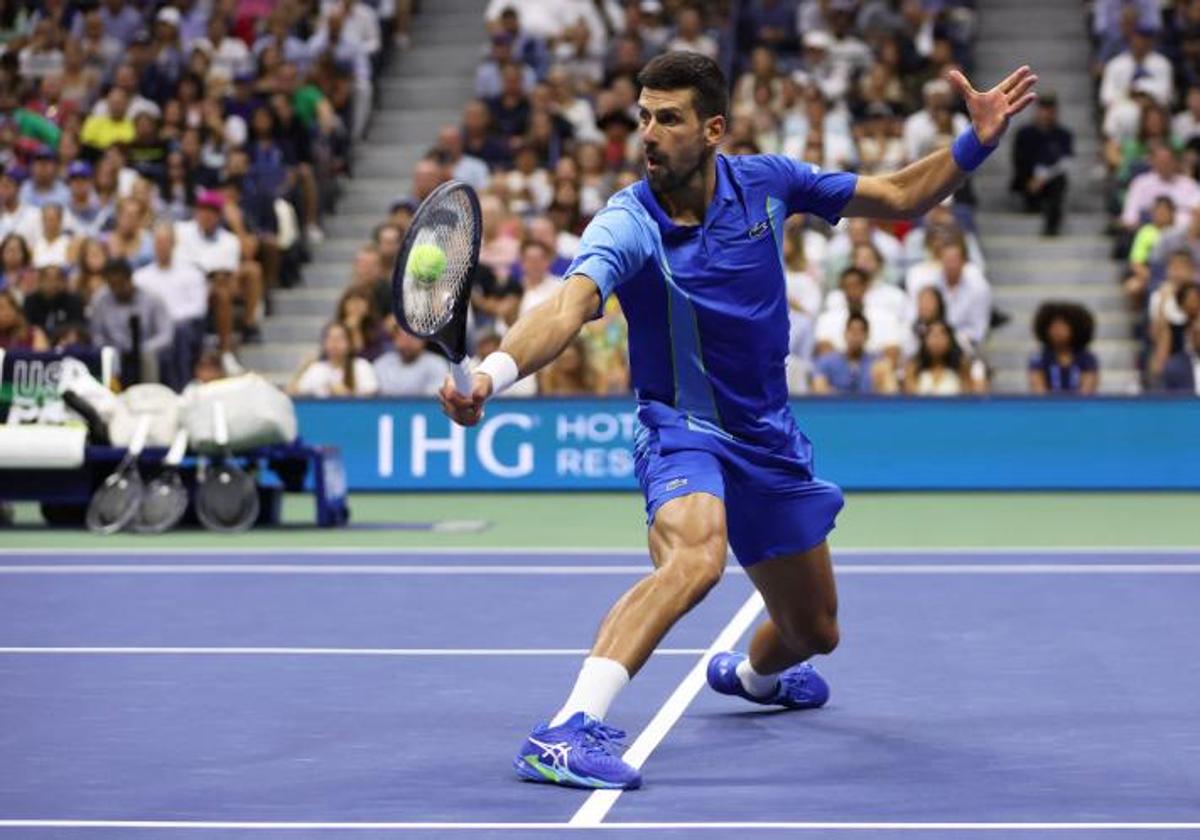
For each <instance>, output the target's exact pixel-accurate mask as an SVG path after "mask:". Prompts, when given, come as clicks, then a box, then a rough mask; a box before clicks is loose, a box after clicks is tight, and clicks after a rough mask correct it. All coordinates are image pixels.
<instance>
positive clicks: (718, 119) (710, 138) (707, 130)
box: [704, 114, 728, 146]
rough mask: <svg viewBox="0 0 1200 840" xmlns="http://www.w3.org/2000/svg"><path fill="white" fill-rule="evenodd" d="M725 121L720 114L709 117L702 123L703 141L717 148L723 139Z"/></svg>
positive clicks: (726, 126) (725, 126)
mask: <svg viewBox="0 0 1200 840" xmlns="http://www.w3.org/2000/svg"><path fill="white" fill-rule="evenodd" d="M726 128H728V125H727V121H726V119H725V117H724V115H722V114H717V115H715V116H712V117H709V118H708V119H706V120H705V121H704V140H705V142H706V143H707V144H708V145H710V146H719V145H721V142H722V141H723V140H724V139H725V130H726Z"/></svg>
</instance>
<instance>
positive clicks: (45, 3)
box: [0, 0, 411, 388]
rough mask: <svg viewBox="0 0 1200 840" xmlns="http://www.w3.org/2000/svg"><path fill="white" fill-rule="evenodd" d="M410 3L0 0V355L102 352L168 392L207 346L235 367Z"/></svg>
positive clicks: (398, 37) (314, 233) (285, 275)
mask: <svg viewBox="0 0 1200 840" xmlns="http://www.w3.org/2000/svg"><path fill="white" fill-rule="evenodd" d="M410 5H411V4H410V3H409V2H408V0H372V2H367V0H167V2H161V1H160V0H143V2H134V0H85V2H77V1H76V0H38V2H11V3H4V4H0V50H2V52H0V253H2V254H3V255H4V256H3V257H2V258H0V348H16V349H33V350H41V349H46V348H51V347H53V348H74V347H86V346H88V345H95V346H100V345H106V346H114V347H116V348H117V349H118V350H120V351H121V354H122V360H123V364H122V371H121V376H122V379H123V380H124V381H125V382H126V384H128V383H129V382H131V381H137V380H141V379H149V380H154V379H159V380H161V381H162V382H164V383H166V384H168V385H170V386H172V387H175V388H182V387H183V386H184V385H185V384H186V383H187V382H188V381H189V380H190V379H191V378H192V377H193V375H194V372H195V368H196V365H197V362H198V360H199V359H200V357H201V353H202V352H203V351H205V349H206V348H207V350H208V351H209V353H210V355H208V356H207V357H206V360H205V365H206V366H208V367H211V366H212V364H213V361H214V358H215V359H216V360H217V362H218V363H219V364H220V365H221V366H222V368H223V369H224V370H225V371H226V372H236V371H237V370H239V369H240V365H239V363H238V360H237V357H236V350H237V348H238V347H239V345H240V344H242V343H244V342H254V341H257V340H259V335H260V328H259V322H260V319H261V318H262V317H263V314H264V312H265V311H266V310H267V309H269V307H270V302H271V293H272V291H273V290H274V289H275V288H277V287H279V286H290V285H293V284H295V283H297V282H299V281H300V277H301V266H302V264H303V262H304V261H305V260H306V259H307V255H308V248H309V247H310V246H311V245H312V244H314V243H315V242H318V241H320V240H321V239H322V236H323V234H322V231H321V228H320V220H321V214H322V212H323V211H326V210H328V209H330V208H331V207H332V206H333V204H334V202H335V200H336V197H337V191H338V190H337V187H338V179H339V178H340V177H341V176H344V175H346V174H348V173H349V171H350V166H351V157H350V152H351V149H352V144H353V143H354V141H355V140H356V139H357V138H358V137H360V136H361V135H362V133H363V131H364V130H365V127H366V123H367V119H368V117H369V115H370V109H371V96H372V80H373V78H374V76H375V74H376V72H377V69H378V68H379V66H380V65H381V62H382V61H383V60H384V59H385V57H386V55H387V53H388V51H389V48H390V47H391V45H392V44H394V43H396V42H400V43H401V44H402V43H403V41H404V40H405V39H406V38H407V35H406V28H405V27H406V26H407V17H408V13H409V12H410V10H411V9H410ZM212 353H216V354H217V355H216V356H215V357H214V356H212V355H211V354H212Z"/></svg>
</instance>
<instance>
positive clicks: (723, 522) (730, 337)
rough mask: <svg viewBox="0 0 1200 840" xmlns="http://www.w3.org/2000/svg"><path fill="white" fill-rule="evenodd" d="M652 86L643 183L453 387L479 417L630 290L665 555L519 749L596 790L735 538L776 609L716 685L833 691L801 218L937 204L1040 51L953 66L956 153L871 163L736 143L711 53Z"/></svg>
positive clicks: (618, 775) (682, 63)
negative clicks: (793, 269) (795, 366)
mask: <svg viewBox="0 0 1200 840" xmlns="http://www.w3.org/2000/svg"><path fill="white" fill-rule="evenodd" d="M638 81H639V83H640V84H641V86H642V93H641V96H640V98H639V103H638V104H639V108H640V114H641V117H640V121H641V126H640V133H641V139H642V144H643V150H644V154H645V170H646V177H645V179H644V180H641V181H638V182H637V183H636V184H633V185H632V186H630V187H628V188H626V189H624V190H622V191H620V192H618V193H617V194H616V195H614V196H613V197H612V198H611V199H610V200H609V202H608V204H607V205H606V206H605V207H604V209H603V210H601V211H600V212H599V213H598V214H597V215H596V216H595V218H593V219H592V221H591V223H590V224H589V225H588V227H587V229H586V230H585V231H584V235H583V240H582V243H581V244H580V247H579V251H578V254H577V255H576V257H575V259H574V261H573V262H572V264H571V266H570V268H569V269H568V270H567V271H566V274H565V276H566V280H564V281H563V283H562V284H561V288H560V289H559V291H558V292H557V293H556V295H555V296H554V297H553V298H552V299H550V300H549V301H547V302H545V303H543V304H542V305H541V306H539V307H537V308H536V309H533V310H531V311H530V312H528V313H527V314H526V315H525V316H524V317H522V318H520V319H519V320H518V321H517V323H516V324H515V325H514V326H513V327H512V329H511V330H509V332H508V334H507V335H505V337H504V341H503V344H502V345H501V348H500V350H498V351H496V352H495V353H492V354H491V355H489V356H488V357H487V358H486V359H485V360H484V361H483V363H482V364H481V365H480V366H479V368H478V369H477V370H476V371H475V374H474V378H473V384H472V393H471V394H460V393H458V392H457V391H456V390H455V389H454V386H453V385H452V384H451V383H450V381H449V380H447V382H446V384H445V385H444V386H443V388H442V391H441V394H440V397H441V401H442V408H443V410H444V411H445V412H446V413H447V414H448V415H449V416H450V417H451V418H452V419H454V420H455V421H456V422H458V423H461V424H463V425H472V424H474V423H477V422H478V421H479V419H480V417H481V416H482V414H483V407H484V402H485V401H486V400H487V399H488V398H489V397H491V396H494V395H496V394H498V393H501V392H502V391H504V389H505V388H507V387H509V386H510V385H511V384H512V383H513V382H514V381H516V380H517V379H518V378H519V377H522V376H528V375H529V374H531V373H533V372H534V371H536V370H538V369H540V368H541V367H543V366H544V365H546V364H547V363H549V362H550V361H551V360H552V359H554V358H555V357H556V356H557V355H558V354H559V353H560V352H561V351H562V350H563V348H564V347H566V346H567V345H568V344H569V343H570V341H571V340H572V338H573V337H574V336H575V335H576V333H578V332H579V330H580V328H581V327H582V326H583V324H584V323H585V322H586V321H588V320H589V319H591V318H594V317H596V316H597V315H599V314H600V313H601V312H602V311H603V303H604V301H605V299H607V297H608V296H609V295H610V294H614V293H615V294H616V295H617V297H618V299H619V300H620V302H621V309H622V311H623V312H624V313H625V317H626V318H627V319H628V321H629V360H630V369H631V373H632V378H633V385H634V391H635V394H636V397H637V417H638V420H639V429H638V433H637V437H636V442H635V452H634V456H635V466H636V472H637V477H638V481H639V482H640V484H641V487H642V491H643V493H644V494H645V497H646V514H647V520H648V522H649V543H650V554H651V557H652V559H653V562H654V567H655V568H654V572H653V573H651V574H650V575H648V576H647V577H645V578H643V579H642V580H641V581H639V582H638V583H637V584H636V585H635V586H634V587H633V588H632V589H630V590H629V591H628V592H626V593H625V595H624V596H623V597H622V598H621V599H620V600H619V601H618V602H617V603H616V605H614V606H613V608H612V609H611V610H610V611H609V613H608V615H607V616H606V617H605V619H604V622H603V623H602V624H601V627H600V631H599V633H598V635H597V638H596V642H595V645H594V646H593V648H592V651H591V655H590V656H588V657H587V658H586V659H585V660H584V663H583V667H582V668H581V670H580V673H579V677H578V679H577V680H576V683H575V686H574V688H573V689H572V691H571V694H570V696H569V697H568V698H567V700H566V702H565V703H564V704H563V707H562V708H561V709H560V710H559V712H558V714H556V715H555V716H554V717H553V718H552V719H551V720H550V721H549V723H548V724H544V725H541V726H539V727H537V728H536V729H534V731H533V732H532V733H531V734H530V736H529V738H528V739H527V740H526V741H525V743H524V744H523V745H522V747H521V749H520V752H519V753H518V755H517V758H516V760H515V762H514V764H515V766H516V769H517V771H518V773H519V774H520V775H521V776H523V777H525V778H528V779H532V780H534V781H545V782H553V783H556V784H563V785H571V786H575V787H587V788H635V787H638V786H639V785H640V784H641V775H640V774H639V772H638V770H637V769H636V768H635V767H633V766H631V765H630V764H628V763H626V762H625V761H623V760H622V759H621V758H620V757H619V756H618V755H617V754H616V752H615V749H614V748H615V745H616V742H617V741H618V740H619V739H620V738H621V737H623V733H621V732H619V731H618V730H615V729H613V728H611V727H609V726H606V725H605V724H604V723H603V722H602V721H603V719H604V716H605V715H606V714H607V712H608V708H609V706H610V705H611V703H612V701H613V699H614V698H615V697H616V695H617V693H618V692H619V691H620V690H621V689H622V688H623V687H624V686H625V685H626V684H627V683H628V682H629V679H630V677H631V676H632V675H633V674H636V673H637V671H638V669H640V668H641V667H642V665H643V664H645V662H646V660H647V658H648V657H649V656H650V654H651V653H652V652H653V651H654V648H655V647H656V646H657V645H658V643H659V641H660V640H661V639H662V638H663V636H664V635H666V633H667V631H668V630H670V628H671V626H672V625H674V624H675V622H676V621H678V620H679V618H681V617H682V616H683V615H684V614H685V613H686V612H687V611H688V610H689V609H691V608H692V607H693V606H694V605H695V604H696V603H698V602H699V601H700V600H701V599H702V598H703V597H704V596H705V594H706V593H707V592H708V591H709V590H710V589H711V588H712V587H713V586H714V585H715V584H716V583H717V581H718V580H720V578H721V572H722V570H723V569H724V566H725V560H726V554H727V548H731V549H732V550H733V553H734V554H735V555H736V557H737V559H738V562H739V563H741V564H742V566H744V567H745V570H746V574H747V575H748V576H749V578H750V580H751V581H752V582H753V583H754V585H755V587H756V588H757V589H758V591H759V592H760V593H761V594H762V596H763V600H764V602H765V604H766V609H767V613H768V615H769V618H768V619H767V620H765V621H764V622H763V623H762V624H761V625H760V626H759V627H758V629H757V630H756V632H755V633H754V636H753V639H752V640H751V642H750V649H749V652H748V655H746V654H741V653H721V654H717V655H716V656H714V657H713V659H712V660H711V661H710V662H709V664H708V682H709V685H711V686H712V688H714V689H715V690H716V691H719V692H721V693H723V694H732V695H737V696H739V697H743V698H745V699H747V700H750V701H752V702H755V703H761V704H766V705H777V706H783V707H786V708H814V707H817V706H821V705H823V704H824V703H825V701H826V700H827V699H828V697H829V688H828V686H827V685H826V683H825V681H824V680H823V679H822V678H821V676H820V675H819V674H818V673H817V672H816V671H815V670H814V669H813V668H812V666H811V665H809V664H807V661H806V660H808V659H809V658H810V657H812V656H814V655H816V654H822V653H829V652H830V651H832V650H833V649H834V648H835V647H836V646H837V643H838V624H837V591H836V588H835V586H834V578H833V567H832V564H831V562H830V557H829V547H828V545H827V544H826V541H825V537H826V535H827V534H828V533H829V531H830V530H831V529H832V528H833V525H834V519H835V518H836V516H837V514H838V511H839V510H840V509H841V507H842V494H841V491H840V490H839V489H838V488H837V487H836V486H835V485H833V484H830V483H828V482H825V481H821V480H820V479H818V478H816V477H815V476H814V475H813V467H812V463H813V461H812V447H811V445H810V444H809V441H808V439H807V438H806V437H805V436H804V435H803V433H802V432H801V431H800V429H799V428H797V426H796V422H795V420H794V418H793V417H792V413H791V411H790V410H789V408H788V402H787V396H788V391H787V382H786V377H785V374H784V360H785V358H786V356H787V352H788V305H787V296H786V293H785V288H786V285H785V281H784V273H783V263H782V244H783V225H784V220H785V219H786V218H787V217H788V216H789V215H790V214H792V213H815V214H817V215H818V216H821V217H822V218H824V219H827V220H828V221H830V222H836V221H837V220H838V218H839V217H841V216H867V217H873V218H900V217H904V218H907V217H915V216H920V215H922V214H923V213H925V212H926V211H927V210H929V209H930V208H931V207H933V206H934V205H936V204H937V203H938V202H940V201H941V200H942V199H944V198H945V197H946V196H948V195H950V194H951V193H953V192H954V191H955V190H956V189H958V188H959V187H960V186H961V185H962V183H963V182H964V180H965V179H966V178H967V176H968V174H969V173H970V172H971V171H972V170H974V169H975V168H976V167H977V166H979V165H980V164H981V163H982V162H983V160H984V159H985V158H986V157H987V155H988V154H989V153H990V152H991V151H992V150H993V149H994V148H995V146H996V144H997V143H998V142H999V140H1000V137H1001V135H1002V134H1003V133H1004V130H1005V128H1007V126H1008V122H1009V119H1010V118H1011V117H1012V116H1013V115H1015V114H1017V113H1019V112H1020V111H1021V110H1023V109H1024V108H1025V107H1026V106H1027V105H1029V103H1030V102H1032V101H1033V99H1034V96H1035V94H1034V93H1033V86H1034V83H1035V82H1036V81H1037V77H1036V76H1034V75H1033V73H1032V71H1031V70H1030V69H1029V68H1028V67H1022V68H1020V69H1019V70H1016V71H1015V72H1014V73H1012V75H1010V76H1009V77H1008V78H1006V79H1005V80H1004V81H1003V82H1001V83H1000V84H999V85H997V86H996V87H995V88H993V89H992V90H990V91H987V92H979V91H976V90H975V89H974V88H972V87H971V85H970V83H969V82H968V81H967V80H966V78H965V77H964V76H962V75H961V74H960V73H957V72H955V73H952V74H951V82H952V83H953V84H954V85H955V86H956V87H957V88H958V90H959V93H960V94H961V95H962V96H963V98H964V99H965V101H966V104H967V109H968V111H969V112H970V116H971V123H972V127H971V128H969V129H968V130H967V131H965V132H964V133H963V134H962V136H960V137H959V138H958V139H957V141H956V142H955V143H954V146H953V148H952V149H949V150H943V151H939V152H935V153H934V154H931V155H929V156H928V157H925V158H923V159H922V160H919V161H917V162H915V163H913V164H911V165H909V166H907V167H905V168H904V169H903V170H901V171H900V172H897V173H895V174H893V175H887V176H862V177H859V176H856V175H852V174H846V173H833V172H831V173H824V172H821V171H820V170H819V169H818V168H817V167H815V166H812V165H810V164H807V163H803V162H800V161H795V160H790V159H788V158H786V157H781V156H777V155H752V156H746V157H736V158H734V157H726V156H724V155H719V154H717V148H718V146H719V145H720V144H721V142H722V140H723V139H724V134H725V128H726V116H727V112H728V94H727V91H728V87H727V84H726V81H725V79H724V77H723V75H722V73H721V70H720V68H719V67H718V66H717V65H716V63H715V62H713V61H711V60H710V59H708V58H705V57H703V56H700V55H697V54H695V53H687V52H671V53H666V54H663V55H660V56H658V57H657V58H655V59H653V60H652V61H650V62H649V63H648V64H647V65H646V66H645V68H644V69H643V70H642V72H641V73H640V74H639V76H638Z"/></svg>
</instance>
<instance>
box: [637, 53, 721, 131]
mask: <svg viewBox="0 0 1200 840" xmlns="http://www.w3.org/2000/svg"><path fill="white" fill-rule="evenodd" d="M637 82H638V84H639V85H641V86H642V87H643V88H650V89H651V90H683V89H684V88H687V89H688V90H690V91H691V92H692V106H693V107H694V108H695V109H696V113H697V114H698V115H699V117H700V119H702V120H706V119H708V118H709V117H716V116H722V117H727V116H729V83H728V82H726V81H725V74H724V73H722V72H721V67H720V65H718V64H717V62H715V61H713V60H712V59H711V58H709V57H708V56H706V55H701V54H700V53H694V52H688V51H685V50H675V51H672V52H666V53H663V54H662V55H658V56H655V57H654V58H652V59H650V61H649V62H648V63H647V64H646V66H645V67H643V68H642V70H641V72H640V73H638V74H637Z"/></svg>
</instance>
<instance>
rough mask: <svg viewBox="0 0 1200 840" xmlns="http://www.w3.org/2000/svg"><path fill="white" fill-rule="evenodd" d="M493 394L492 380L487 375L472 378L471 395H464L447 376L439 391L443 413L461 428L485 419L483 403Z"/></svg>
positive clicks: (478, 374) (480, 374) (482, 374)
mask: <svg viewBox="0 0 1200 840" xmlns="http://www.w3.org/2000/svg"><path fill="white" fill-rule="evenodd" d="M491 393H492V378H491V377H490V376H488V375H487V374H485V373H477V374H475V375H474V376H472V377H471V393H470V394H462V393H459V390H458V389H457V388H455V387H454V380H453V379H452V378H451V377H449V376H447V377H446V381H445V382H443V383H442V390H440V391H438V399H439V400H440V401H441V403H442V411H443V412H444V413H445V415H446V416H447V417H449V418H450V419H451V420H453V421H454V422H455V423H457V424H458V425H460V426H474V425H475V424H476V423H478V422H479V421H480V419H481V418H482V417H483V403H484V400H486V399H487V398H488V397H489V396H491Z"/></svg>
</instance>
